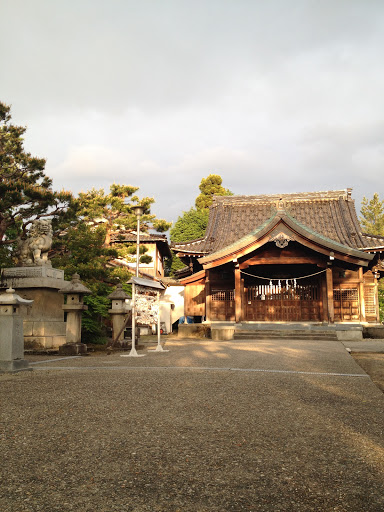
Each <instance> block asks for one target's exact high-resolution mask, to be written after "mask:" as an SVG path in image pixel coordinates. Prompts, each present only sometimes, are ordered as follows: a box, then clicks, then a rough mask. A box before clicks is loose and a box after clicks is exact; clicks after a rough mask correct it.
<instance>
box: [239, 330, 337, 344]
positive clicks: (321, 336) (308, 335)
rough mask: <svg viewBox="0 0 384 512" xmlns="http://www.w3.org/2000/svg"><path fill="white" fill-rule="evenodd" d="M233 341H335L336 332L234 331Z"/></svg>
mask: <svg viewBox="0 0 384 512" xmlns="http://www.w3.org/2000/svg"><path fill="white" fill-rule="evenodd" d="M234 339H235V340H250V339H291V340H301V339H302V340H319V341H321V340H337V334H336V332H329V331H325V332H322V331H317V332H316V331H268V330H254V331H251V330H247V331H236V332H235V336H234Z"/></svg>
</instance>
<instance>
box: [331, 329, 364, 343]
mask: <svg viewBox="0 0 384 512" xmlns="http://www.w3.org/2000/svg"><path fill="white" fill-rule="evenodd" d="M336 336H337V339H338V340H339V341H359V340H362V339H363V331H360V330H355V329H353V330H352V329H351V330H347V331H336Z"/></svg>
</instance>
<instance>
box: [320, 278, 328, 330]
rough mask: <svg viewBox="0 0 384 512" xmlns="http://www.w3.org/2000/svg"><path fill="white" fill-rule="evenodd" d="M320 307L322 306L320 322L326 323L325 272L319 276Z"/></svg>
mask: <svg viewBox="0 0 384 512" xmlns="http://www.w3.org/2000/svg"><path fill="white" fill-rule="evenodd" d="M321 305H322V314H321V320H322V321H323V322H328V295H327V276H326V272H324V274H322V275H321Z"/></svg>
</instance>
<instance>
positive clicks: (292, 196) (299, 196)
mask: <svg viewBox="0 0 384 512" xmlns="http://www.w3.org/2000/svg"><path fill="white" fill-rule="evenodd" d="M351 192H352V189H351V188H346V189H342V190H327V191H314V192H292V193H285V194H260V195H234V196H213V204H212V206H216V205H215V203H216V204H218V203H228V204H230V203H240V202H244V203H245V204H249V203H253V202H263V201H265V202H271V201H278V200H279V199H285V200H292V201H294V200H300V201H305V200H307V201H311V200H312V201H313V200H338V199H340V198H342V199H347V200H348V199H351Z"/></svg>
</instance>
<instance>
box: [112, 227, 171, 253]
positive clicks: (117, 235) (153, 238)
mask: <svg viewBox="0 0 384 512" xmlns="http://www.w3.org/2000/svg"><path fill="white" fill-rule="evenodd" d="M136 241H137V234H136V231H115V232H114V233H112V234H111V243H124V242H132V243H136ZM140 243H141V244H146V243H147V244H151V243H158V244H159V246H158V247H159V249H160V252H161V253H162V254H163V256H166V257H171V251H170V248H169V244H168V239H167V236H166V235H160V234H159V233H143V232H140Z"/></svg>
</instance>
